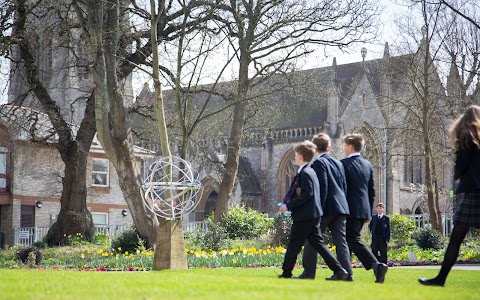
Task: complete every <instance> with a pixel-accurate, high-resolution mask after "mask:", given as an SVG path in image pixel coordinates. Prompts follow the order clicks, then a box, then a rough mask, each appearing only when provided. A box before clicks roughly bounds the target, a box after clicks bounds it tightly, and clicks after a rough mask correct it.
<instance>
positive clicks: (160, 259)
mask: <svg viewBox="0 0 480 300" xmlns="http://www.w3.org/2000/svg"><path fill="white" fill-rule="evenodd" d="M159 221H160V226H159V228H158V235H157V243H156V247H155V255H154V257H153V270H184V269H187V268H188V265H187V255H186V253H185V240H184V238H183V224H182V221H181V220H165V219H160V220H159Z"/></svg>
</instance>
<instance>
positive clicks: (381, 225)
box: [368, 203, 390, 264]
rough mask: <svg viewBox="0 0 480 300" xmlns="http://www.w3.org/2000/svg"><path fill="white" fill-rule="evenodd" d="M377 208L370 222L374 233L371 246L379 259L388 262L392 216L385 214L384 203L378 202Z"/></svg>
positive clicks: (369, 225)
mask: <svg viewBox="0 0 480 300" xmlns="http://www.w3.org/2000/svg"><path fill="white" fill-rule="evenodd" d="M375 208H376V209H377V213H376V214H375V215H373V217H372V221H371V222H370V224H368V228H369V229H370V232H371V233H372V245H371V247H372V252H373V255H375V257H376V258H377V260H378V261H379V262H382V263H384V264H386V263H387V250H388V243H389V242H390V218H389V217H388V216H387V215H386V214H384V211H385V206H384V205H383V203H378V204H377V205H376V206H375ZM378 253H380V254H378Z"/></svg>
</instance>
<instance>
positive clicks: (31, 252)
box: [16, 247, 43, 266]
mask: <svg viewBox="0 0 480 300" xmlns="http://www.w3.org/2000/svg"><path fill="white" fill-rule="evenodd" d="M16 258H17V259H18V260H19V261H21V262H23V263H24V264H27V263H28V264H29V265H32V266H33V265H38V264H39V263H40V262H41V261H42V259H43V255H42V252H40V250H38V248H36V247H26V248H22V249H20V250H18V251H17V254H16Z"/></svg>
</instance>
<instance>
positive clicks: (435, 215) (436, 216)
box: [425, 139, 443, 233]
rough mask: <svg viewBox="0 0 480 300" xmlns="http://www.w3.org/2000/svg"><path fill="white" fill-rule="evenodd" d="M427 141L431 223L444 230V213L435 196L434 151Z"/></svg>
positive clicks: (426, 157) (428, 196) (428, 199)
mask: <svg viewBox="0 0 480 300" xmlns="http://www.w3.org/2000/svg"><path fill="white" fill-rule="evenodd" d="M427 142H428V139H427V141H425V154H426V155H425V166H426V168H425V182H426V187H427V204H428V211H429V214H430V223H431V224H432V228H433V229H435V230H438V231H439V232H441V233H442V232H443V231H442V214H441V212H440V206H439V204H438V198H436V197H435V193H434V192H435V187H434V178H433V177H434V176H435V175H434V173H433V172H434V170H433V167H432V164H433V158H432V151H431V148H430V146H429V144H427Z"/></svg>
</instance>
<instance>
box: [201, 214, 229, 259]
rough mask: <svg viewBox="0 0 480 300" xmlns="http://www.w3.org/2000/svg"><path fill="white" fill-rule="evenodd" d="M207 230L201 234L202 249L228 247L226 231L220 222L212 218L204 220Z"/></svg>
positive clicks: (215, 249) (216, 249)
mask: <svg viewBox="0 0 480 300" xmlns="http://www.w3.org/2000/svg"><path fill="white" fill-rule="evenodd" d="M205 222H206V226H207V230H206V231H205V234H204V236H203V247H202V248H203V250H214V251H218V250H220V249H225V248H229V242H228V233H227V230H226V229H225V227H223V226H222V224H217V223H215V222H213V218H208V219H206V220H205Z"/></svg>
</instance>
